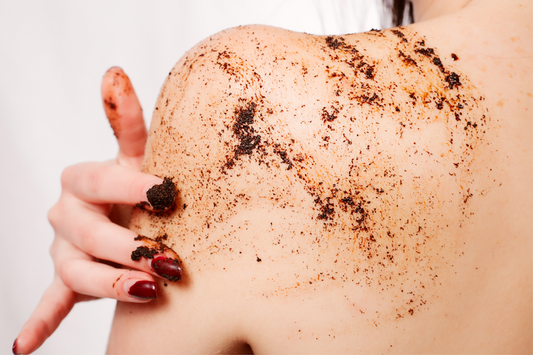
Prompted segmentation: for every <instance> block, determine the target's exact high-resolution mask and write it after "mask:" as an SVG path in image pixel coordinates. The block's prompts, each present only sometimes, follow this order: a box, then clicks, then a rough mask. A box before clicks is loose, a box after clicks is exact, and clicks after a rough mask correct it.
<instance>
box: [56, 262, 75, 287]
mask: <svg viewBox="0 0 533 355" xmlns="http://www.w3.org/2000/svg"><path fill="white" fill-rule="evenodd" d="M56 271H57V274H58V275H59V277H60V278H61V281H63V284H65V286H67V287H68V288H69V289H71V290H72V289H73V288H74V285H75V284H74V282H75V279H76V277H75V275H74V273H73V272H72V267H71V265H70V263H69V262H68V261H66V262H64V263H62V264H60V265H57V266H56Z"/></svg>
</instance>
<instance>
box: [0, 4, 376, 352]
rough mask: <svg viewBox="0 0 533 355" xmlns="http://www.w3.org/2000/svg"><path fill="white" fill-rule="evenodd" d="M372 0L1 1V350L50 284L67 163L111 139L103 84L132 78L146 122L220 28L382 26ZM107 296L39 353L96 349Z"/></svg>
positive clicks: (100, 345)
mask: <svg viewBox="0 0 533 355" xmlns="http://www.w3.org/2000/svg"><path fill="white" fill-rule="evenodd" d="M378 2H379V0H262V1H259V0H238V1H237V0H235V1H229V0H228V1H223V0H211V1H208V0H189V1H131V0H129V1H126V0H124V1H94V0H93V1H86V2H81V1H66V0H65V1H46V2H45V1H37V0H36V1H27V0H26V1H24V0H22V1H21V0H16V1H12V0H0V124H1V125H0V164H1V166H0V182H1V184H0V189H1V190H0V193H1V195H0V196H1V203H0V209H1V210H0V223H1V228H2V233H1V234H0V246H1V251H2V256H1V258H0V269H1V270H2V277H1V279H0V354H4V353H5V354H8V353H10V352H11V345H12V343H13V340H14V339H15V338H16V336H17V335H18V332H19V330H20V329H21V327H22V325H23V324H24V322H25V321H26V320H27V319H28V317H29V316H30V314H31V312H32V310H33V308H34V307H35V306H36V304H37V303H38V301H39V299H40V297H41V294H42V293H43V292H44V290H45V289H46V287H47V286H48V285H49V283H50V282H51V281H52V277H53V274H54V270H53V263H52V260H51V258H50V256H49V253H48V249H49V247H50V245H51V243H52V240H53V237H54V234H53V230H52V228H51V227H50V225H49V223H48V221H47V211H48V210H49V209H50V207H51V206H52V205H53V204H54V203H55V202H56V201H57V199H58V197H59V195H60V183H59V178H60V175H61V171H62V170H63V169H64V168H65V167H66V166H68V165H71V164H74V163H77V162H82V161H88V160H107V159H110V158H113V157H114V156H115V154H116V152H117V144H116V142H115V140H114V136H113V133H112V131H111V128H110V127H109V124H108V123H107V120H106V118H105V115H104V111H103V108H102V105H101V100H100V81H101V79H102V76H103V74H104V73H105V71H106V70H107V69H108V68H109V67H111V66H114V65H118V66H121V67H122V68H124V70H125V71H126V73H127V74H128V75H129V76H130V78H131V80H132V82H133V85H134V87H135V89H136V91H137V94H138V96H139V99H140V101H141V104H142V105H143V107H144V113H145V119H146V120H147V121H148V122H149V120H150V116H151V112H152V109H153V108H154V106H155V101H156V98H157V96H158V92H159V89H160V87H161V85H162V83H163V80H164V79H165V78H166V76H167V74H168V72H169V71H170V69H171V68H172V67H173V66H174V64H175V63H176V62H177V61H178V59H179V58H180V57H181V56H182V55H183V54H184V53H185V52H186V51H187V50H188V49H189V48H191V47H192V46H193V45H194V44H196V43H197V42H199V41H200V40H202V39H204V38H206V37H208V36H209V35H211V34H214V33H216V32H218V31H220V30H223V29H225V28H229V27H234V26H238V25H245V24H254V23H255V24H268V25H273V26H278V27H283V28H287V29H291V30H295V31H303V32H307V33H313V34H342V33H349V32H361V31H367V30H370V29H371V28H380V27H381V22H380V20H379V18H380V16H381V14H382V13H381V11H382V10H381V7H380V6H379V4H378ZM114 306H115V302H114V301H112V300H100V301H95V302H89V303H83V304H78V305H76V306H75V308H74V310H73V311H72V312H71V314H70V315H69V316H68V317H67V318H66V319H65V320H64V321H63V323H62V324H61V326H60V327H59V329H58V330H57V331H56V333H55V334H54V335H53V336H52V337H51V338H50V339H49V340H48V341H47V342H46V343H45V344H44V345H43V346H42V347H41V348H40V349H39V350H38V351H37V354H95V353H104V352H105V348H106V344H107V336H108V334H109V329H110V325H111V320H112V317H113V311H114Z"/></svg>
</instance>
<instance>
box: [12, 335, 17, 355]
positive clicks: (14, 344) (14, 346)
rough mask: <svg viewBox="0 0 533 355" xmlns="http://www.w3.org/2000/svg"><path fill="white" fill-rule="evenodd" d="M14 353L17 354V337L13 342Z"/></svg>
mask: <svg viewBox="0 0 533 355" xmlns="http://www.w3.org/2000/svg"><path fill="white" fill-rule="evenodd" d="M13 354H15V355H17V339H15V341H14V342H13Z"/></svg>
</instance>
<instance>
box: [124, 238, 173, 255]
mask: <svg viewBox="0 0 533 355" xmlns="http://www.w3.org/2000/svg"><path fill="white" fill-rule="evenodd" d="M134 240H141V241H145V242H151V243H153V241H152V240H151V239H150V238H147V237H144V236H142V235H139V236H137V237H135V239H134ZM154 244H155V243H154ZM165 249H166V247H165V245H164V244H160V245H159V247H158V248H149V247H146V246H141V247H137V249H135V250H134V251H132V252H131V260H133V261H139V260H141V258H147V259H153V258H154V255H156V254H162V253H164V252H165Z"/></svg>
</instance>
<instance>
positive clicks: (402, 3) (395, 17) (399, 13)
mask: <svg viewBox="0 0 533 355" xmlns="http://www.w3.org/2000/svg"><path fill="white" fill-rule="evenodd" d="M383 4H384V5H385V8H386V9H387V10H389V11H390V15H392V21H391V22H392V26H394V27H395V26H401V25H408V24H410V23H413V22H414V21H415V20H414V15H413V3H412V2H411V1H410V0H383Z"/></svg>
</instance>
